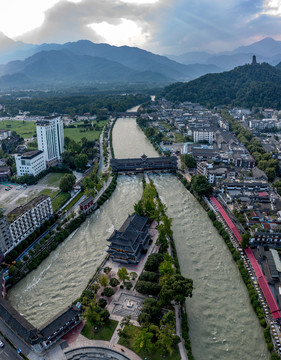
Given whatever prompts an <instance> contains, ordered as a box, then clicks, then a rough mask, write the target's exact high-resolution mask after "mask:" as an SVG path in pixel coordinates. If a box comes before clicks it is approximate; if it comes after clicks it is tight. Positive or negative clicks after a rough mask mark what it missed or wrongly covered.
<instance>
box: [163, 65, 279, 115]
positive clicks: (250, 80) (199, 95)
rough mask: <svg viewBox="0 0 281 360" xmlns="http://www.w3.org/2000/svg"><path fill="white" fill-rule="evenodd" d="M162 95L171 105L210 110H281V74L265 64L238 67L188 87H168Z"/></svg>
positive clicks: (206, 77)
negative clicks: (228, 107) (194, 104)
mask: <svg viewBox="0 0 281 360" xmlns="http://www.w3.org/2000/svg"><path fill="white" fill-rule="evenodd" d="M161 95H162V96H164V97H165V98H166V99H167V100H170V101H174V102H182V101H191V102H198V103H201V104H202V105H207V106H211V107H213V106H218V105H232V106H240V107H246V108H251V107H253V106H261V107H273V108H276V109H281V71H280V70H278V69H277V68H275V67H273V66H271V65H269V64H267V63H262V64H256V65H244V66H238V67H236V68H235V69H233V70H231V71H226V72H223V73H219V74H207V75H204V76H201V77H200V78H198V79H196V80H193V81H190V82H188V83H175V84H172V85H169V86H167V87H165V88H164V90H163V91H162V94H161Z"/></svg>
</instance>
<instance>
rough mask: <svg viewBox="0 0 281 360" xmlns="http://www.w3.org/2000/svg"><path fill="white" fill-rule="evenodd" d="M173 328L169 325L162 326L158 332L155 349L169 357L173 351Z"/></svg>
mask: <svg viewBox="0 0 281 360" xmlns="http://www.w3.org/2000/svg"><path fill="white" fill-rule="evenodd" d="M174 331H175V330H174V328H173V327H171V326H170V325H166V326H162V327H161V329H160V330H159V332H158V336H157V337H158V339H157V342H156V347H157V348H158V349H159V350H160V351H163V350H164V351H167V352H168V353H169V354H170V355H172V354H173V351H174V335H173V332H174Z"/></svg>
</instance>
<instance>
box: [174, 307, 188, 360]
mask: <svg viewBox="0 0 281 360" xmlns="http://www.w3.org/2000/svg"><path fill="white" fill-rule="evenodd" d="M180 313H181V311H180V307H179V305H175V315H176V333H177V335H178V336H179V337H180V339H181V342H180V343H179V344H178V347H179V352H180V356H181V360H188V356H187V353H186V349H185V346H184V340H183V338H182V331H181V314H180Z"/></svg>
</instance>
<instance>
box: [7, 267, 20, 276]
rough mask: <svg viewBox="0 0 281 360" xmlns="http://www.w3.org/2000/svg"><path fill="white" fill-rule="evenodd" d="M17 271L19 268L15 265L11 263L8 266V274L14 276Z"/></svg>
mask: <svg viewBox="0 0 281 360" xmlns="http://www.w3.org/2000/svg"><path fill="white" fill-rule="evenodd" d="M18 272H19V270H18V269H17V267H16V266H14V265H12V266H10V267H9V275H11V276H15V275H17V274H18Z"/></svg>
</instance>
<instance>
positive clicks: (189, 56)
mask: <svg viewBox="0 0 281 360" xmlns="http://www.w3.org/2000/svg"><path fill="white" fill-rule="evenodd" d="M210 56H211V54H209V53H207V52H206V51H192V52H186V53H184V54H181V55H167V57H168V58H169V59H172V60H174V61H177V62H179V63H182V64H187V65H189V64H206V62H207V61H208V59H209V57H210Z"/></svg>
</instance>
